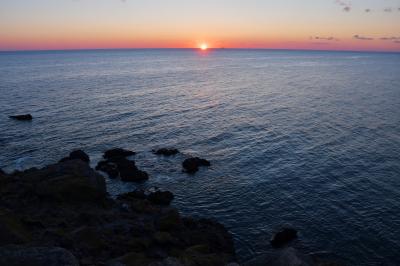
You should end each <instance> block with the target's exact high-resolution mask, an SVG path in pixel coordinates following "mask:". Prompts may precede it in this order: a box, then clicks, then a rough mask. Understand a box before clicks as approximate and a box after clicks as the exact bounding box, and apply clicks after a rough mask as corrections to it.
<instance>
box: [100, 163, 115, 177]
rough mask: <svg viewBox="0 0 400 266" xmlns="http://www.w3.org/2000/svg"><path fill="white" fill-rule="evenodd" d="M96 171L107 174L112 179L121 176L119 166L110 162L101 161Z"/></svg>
mask: <svg viewBox="0 0 400 266" xmlns="http://www.w3.org/2000/svg"><path fill="white" fill-rule="evenodd" d="M96 170H98V171H102V172H104V173H106V174H107V175H108V176H109V177H110V178H117V177H118V175H119V171H118V166H117V164H115V163H112V162H109V161H100V162H99V163H98V164H97V166H96Z"/></svg>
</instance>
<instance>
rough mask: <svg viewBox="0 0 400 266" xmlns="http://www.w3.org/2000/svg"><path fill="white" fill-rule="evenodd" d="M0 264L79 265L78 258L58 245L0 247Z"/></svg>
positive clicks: (36, 265)
mask: <svg viewBox="0 0 400 266" xmlns="http://www.w3.org/2000/svg"><path fill="white" fill-rule="evenodd" d="M0 265H7V266H26V265H29V266H43V265H46V266H79V263H78V260H77V259H76V258H75V256H74V255H72V254H71V252H69V251H68V250H66V249H63V248H59V247H27V246H26V247H25V246H17V245H8V246H2V247H0Z"/></svg>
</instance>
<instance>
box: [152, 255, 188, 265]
mask: <svg viewBox="0 0 400 266" xmlns="http://www.w3.org/2000/svg"><path fill="white" fill-rule="evenodd" d="M149 266H185V265H183V264H182V263H181V262H180V261H179V260H178V259H177V258H174V257H168V258H165V259H164V260H162V261H157V262H153V263H150V264H149Z"/></svg>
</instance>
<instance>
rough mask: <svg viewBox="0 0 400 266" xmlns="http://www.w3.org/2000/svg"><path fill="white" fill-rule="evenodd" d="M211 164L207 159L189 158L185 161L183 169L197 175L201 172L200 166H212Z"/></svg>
mask: <svg viewBox="0 0 400 266" xmlns="http://www.w3.org/2000/svg"><path fill="white" fill-rule="evenodd" d="M210 165H211V163H210V162H209V161H207V160H206V159H201V158H199V157H193V158H188V159H186V160H184V161H183V163H182V167H183V168H184V169H185V171H186V172H188V173H195V172H197V171H198V170H199V167H200V166H210Z"/></svg>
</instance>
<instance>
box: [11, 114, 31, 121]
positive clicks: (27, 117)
mask: <svg viewBox="0 0 400 266" xmlns="http://www.w3.org/2000/svg"><path fill="white" fill-rule="evenodd" d="M10 118H11V119H15V120H19V121H31V120H32V119H33V117H32V115H31V114H26V115H10Z"/></svg>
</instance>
